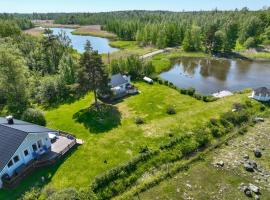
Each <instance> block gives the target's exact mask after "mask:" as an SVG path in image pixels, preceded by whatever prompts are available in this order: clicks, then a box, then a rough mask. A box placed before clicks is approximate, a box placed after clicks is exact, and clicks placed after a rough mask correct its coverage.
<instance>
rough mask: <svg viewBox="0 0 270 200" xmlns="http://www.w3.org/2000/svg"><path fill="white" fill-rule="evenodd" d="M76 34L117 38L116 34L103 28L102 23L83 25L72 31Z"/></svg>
mask: <svg viewBox="0 0 270 200" xmlns="http://www.w3.org/2000/svg"><path fill="white" fill-rule="evenodd" d="M72 34H74V35H84V36H94V37H102V38H109V39H115V38H116V35H115V34H113V33H109V32H107V31H103V30H101V26H100V25H92V26H81V27H79V28H77V29H76V30H74V31H73V32H72Z"/></svg>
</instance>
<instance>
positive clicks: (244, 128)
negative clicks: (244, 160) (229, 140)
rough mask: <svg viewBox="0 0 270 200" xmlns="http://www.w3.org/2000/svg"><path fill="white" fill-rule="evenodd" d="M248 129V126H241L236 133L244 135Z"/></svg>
mask: <svg viewBox="0 0 270 200" xmlns="http://www.w3.org/2000/svg"><path fill="white" fill-rule="evenodd" d="M247 131H248V128H247V127H246V126H244V127H241V128H240V129H239V130H238V133H239V134H240V135H244V134H245V133H246V132H247Z"/></svg>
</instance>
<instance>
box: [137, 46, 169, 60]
mask: <svg viewBox="0 0 270 200" xmlns="http://www.w3.org/2000/svg"><path fill="white" fill-rule="evenodd" d="M172 49H173V48H165V49H160V50H157V51H153V52H151V53H147V54H145V55H143V56H141V57H140V58H141V59H147V58H152V57H153V56H155V55H158V54H161V53H164V52H167V51H170V50H172Z"/></svg>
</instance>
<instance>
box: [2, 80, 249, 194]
mask: <svg viewBox="0 0 270 200" xmlns="http://www.w3.org/2000/svg"><path fill="white" fill-rule="evenodd" d="M135 85H136V86H137V87H138V88H139V90H140V91H141V94H139V95H136V96H131V97H129V98H126V99H124V100H123V101H121V102H119V103H118V104H116V105H115V107H113V108H112V109H111V111H110V110H108V111H106V112H108V113H106V115H105V116H107V118H106V119H104V120H101V121H100V120H98V119H96V118H95V115H94V114H93V113H92V114H91V113H90V114H89V113H88V112H87V109H88V107H89V106H90V104H91V103H92V102H93V94H92V93H90V94H88V95H86V96H85V97H84V98H82V99H80V100H78V101H76V102H73V103H69V104H64V105H60V106H59V107H57V108H52V109H50V110H47V111H46V118H47V122H48V123H47V126H48V127H50V128H54V129H60V130H63V131H66V132H70V133H73V134H74V135H75V136H76V137H78V138H81V139H83V140H84V141H85V143H84V144H83V145H82V146H79V147H78V148H77V149H75V150H74V151H73V152H72V153H70V155H68V156H67V157H66V158H65V159H64V160H62V161H59V162H58V163H57V164H56V165H54V166H51V167H46V168H44V169H40V170H37V171H36V172H34V173H33V175H32V176H30V177H27V178H26V179H25V180H24V181H23V182H22V183H21V184H20V185H19V186H18V187H17V188H16V189H15V190H12V191H11V190H10V191H9V190H1V191H0V199H16V198H17V197H18V196H20V195H21V193H23V192H24V191H25V190H27V189H29V188H30V187H32V186H41V187H43V186H44V185H47V186H52V187H55V188H56V189H61V188H65V187H76V188H81V187H88V186H89V185H90V183H91V181H92V180H93V178H94V177H95V176H97V175H98V174H100V173H103V172H104V171H106V170H108V169H110V168H112V167H115V166H117V165H119V164H120V163H123V162H125V161H127V160H130V159H131V158H133V157H134V156H136V155H137V154H138V153H139V151H140V148H141V147H143V146H148V147H150V148H152V149H155V148H158V147H159V145H160V144H161V143H162V142H166V141H169V139H170V137H169V135H170V133H171V132H172V131H173V132H176V133H179V134H183V133H185V132H186V130H190V129H192V128H194V127H196V126H199V125H201V124H202V123H205V122H207V121H209V119H210V118H215V117H218V116H219V115H220V114H221V113H224V112H226V111H229V110H230V109H231V108H232V104H233V103H236V102H243V101H245V100H247V99H248V97H247V96H248V94H247V93H243V94H236V95H234V96H230V97H226V98H224V99H220V100H218V101H215V102H212V103H205V102H203V101H199V100H196V99H194V98H192V97H190V96H186V95H182V94H180V93H179V92H178V91H176V90H174V89H171V88H169V87H167V86H164V85H158V84H155V85H152V86H151V85H148V84H146V83H141V82H139V83H135ZM168 106H173V107H174V108H175V110H176V111H177V114H176V115H168V114H167V113H166V109H167V108H168ZM137 116H139V117H143V118H144V119H145V121H146V124H144V125H141V126H137V125H136V124H135V123H134V119H135V118H136V117H137ZM93 120H94V122H95V123H93ZM99 123H104V126H100V124H99ZM175 136H176V135H175ZM42 176H44V177H45V179H46V182H45V183H42V181H41V177H42Z"/></svg>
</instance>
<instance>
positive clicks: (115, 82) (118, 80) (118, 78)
mask: <svg viewBox="0 0 270 200" xmlns="http://www.w3.org/2000/svg"><path fill="white" fill-rule="evenodd" d="M126 83H128V81H127V80H126V79H124V77H123V76H122V75H121V74H115V75H113V76H112V77H111V86H112V87H117V86H120V85H123V84H126Z"/></svg>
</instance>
